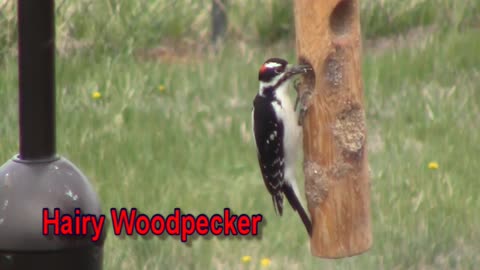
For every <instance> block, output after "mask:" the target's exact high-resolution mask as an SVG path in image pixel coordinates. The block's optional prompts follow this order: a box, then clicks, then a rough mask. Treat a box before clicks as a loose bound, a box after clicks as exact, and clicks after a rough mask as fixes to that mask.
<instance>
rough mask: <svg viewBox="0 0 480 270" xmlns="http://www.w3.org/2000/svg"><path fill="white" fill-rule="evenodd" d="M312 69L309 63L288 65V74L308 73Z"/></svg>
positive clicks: (290, 75) (289, 75)
mask: <svg viewBox="0 0 480 270" xmlns="http://www.w3.org/2000/svg"><path fill="white" fill-rule="evenodd" d="M312 70H313V69H312V67H311V66H309V65H292V66H289V67H287V76H288V77H292V76H294V75H297V74H302V73H308V72H309V71H312Z"/></svg>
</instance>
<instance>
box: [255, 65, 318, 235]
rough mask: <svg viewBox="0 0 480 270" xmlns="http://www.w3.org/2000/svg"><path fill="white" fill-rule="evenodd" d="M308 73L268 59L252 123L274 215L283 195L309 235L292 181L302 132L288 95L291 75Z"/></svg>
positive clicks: (304, 68)
mask: <svg viewBox="0 0 480 270" xmlns="http://www.w3.org/2000/svg"><path fill="white" fill-rule="evenodd" d="M310 70H311V67H309V66H304V65H298V66H290V65H288V62H287V61H285V60H283V59H279V58H270V59H268V60H267V61H266V62H265V63H264V64H263V65H262V66H261V67H260V71H259V74H258V79H259V81H260V88H259V91H258V94H257V95H256V96H255V99H254V101H253V110H252V122H253V137H254V139H255V144H256V146H257V157H258V162H259V165H260V171H261V173H262V176H263V180H264V182H265V185H266V187H267V189H268V191H269V192H270V194H271V195H272V200H273V206H274V208H275V212H276V213H277V214H279V215H280V216H281V215H282V213H283V196H284V195H285V197H287V200H288V202H289V203H290V205H291V206H292V208H293V209H294V210H295V211H297V212H298V214H299V215H300V218H301V219H302V221H303V223H304V225H305V228H306V229H307V232H308V234H309V235H310V236H311V234H312V224H311V222H310V219H309V217H308V215H307V213H306V212H305V209H304V208H303V206H302V203H301V202H300V194H299V192H298V187H297V182H296V179H295V167H296V162H297V150H298V144H299V139H300V135H301V129H300V126H299V124H298V121H297V114H296V112H295V109H294V107H293V104H292V102H291V101H290V98H289V97H288V93H287V91H288V86H289V82H290V81H291V80H292V79H293V77H294V75H297V74H302V73H307V72H308V71H310Z"/></svg>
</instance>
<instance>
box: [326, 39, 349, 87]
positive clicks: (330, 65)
mask: <svg viewBox="0 0 480 270" xmlns="http://www.w3.org/2000/svg"><path fill="white" fill-rule="evenodd" d="M344 62H345V57H344V51H343V49H342V48H337V49H336V51H335V52H334V53H331V54H330V55H328V57H327V59H326V60H325V64H324V65H325V67H324V70H325V78H326V79H327V81H328V83H329V84H330V86H332V87H331V88H330V90H333V91H335V90H336V89H334V88H338V87H340V86H341V85H342V83H343V79H344V78H343V77H344V74H343V69H344V68H343V64H344Z"/></svg>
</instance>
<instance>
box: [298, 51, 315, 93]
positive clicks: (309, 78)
mask: <svg viewBox="0 0 480 270" xmlns="http://www.w3.org/2000/svg"><path fill="white" fill-rule="evenodd" d="M298 62H299V64H300V65H309V66H311V67H312V69H313V71H310V72H308V73H307V74H304V75H303V76H302V77H303V82H302V84H303V85H304V86H305V87H308V89H312V90H313V89H315V68H314V66H312V63H310V61H308V60H307V59H306V58H305V57H304V56H300V58H299V61H298Z"/></svg>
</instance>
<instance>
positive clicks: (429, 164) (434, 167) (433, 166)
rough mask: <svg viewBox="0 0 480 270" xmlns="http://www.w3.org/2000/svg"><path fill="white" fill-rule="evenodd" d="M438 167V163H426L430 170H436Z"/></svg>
mask: <svg viewBox="0 0 480 270" xmlns="http://www.w3.org/2000/svg"><path fill="white" fill-rule="evenodd" d="M438 166H439V165H438V162H435V161H431V162H429V163H428V168H429V169H430V170H436V169H438Z"/></svg>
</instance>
